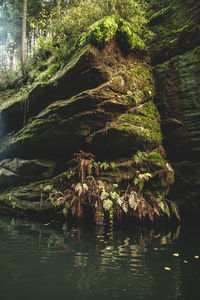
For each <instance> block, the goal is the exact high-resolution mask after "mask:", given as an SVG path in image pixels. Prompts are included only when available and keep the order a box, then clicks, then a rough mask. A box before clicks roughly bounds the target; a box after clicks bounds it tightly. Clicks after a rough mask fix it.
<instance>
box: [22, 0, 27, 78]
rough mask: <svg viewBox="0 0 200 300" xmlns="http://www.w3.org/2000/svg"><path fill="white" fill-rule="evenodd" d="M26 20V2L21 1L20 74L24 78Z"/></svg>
mask: <svg viewBox="0 0 200 300" xmlns="http://www.w3.org/2000/svg"><path fill="white" fill-rule="evenodd" d="M26 18H27V0H23V17H22V74H23V76H25V73H26V72H25V62H26Z"/></svg>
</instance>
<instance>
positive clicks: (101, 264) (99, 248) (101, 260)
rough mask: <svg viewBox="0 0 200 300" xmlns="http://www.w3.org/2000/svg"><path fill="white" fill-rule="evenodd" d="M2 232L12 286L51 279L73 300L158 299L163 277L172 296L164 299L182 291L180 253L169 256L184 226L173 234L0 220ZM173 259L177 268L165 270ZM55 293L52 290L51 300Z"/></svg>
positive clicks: (1, 253)
mask: <svg viewBox="0 0 200 300" xmlns="http://www.w3.org/2000/svg"><path fill="white" fill-rule="evenodd" d="M0 233H1V234H0V242H1V250H0V261H1V263H0V267H1V270H3V272H4V274H1V276H0V277H1V278H0V279H2V280H4V279H6V281H8V282H9V283H10V284H11V283H17V285H20V283H21V282H23V284H24V282H25V283H26V284H27V285H28V286H29V288H31V287H30V286H31V285H32V282H34V283H35V284H37V285H38V284H39V285H40V283H41V282H43V281H44V280H45V282H46V281H47V280H48V282H49V285H52V286H54V284H55V282H57V281H58V282H59V286H60V289H62V291H63V293H64V292H65V293H66V292H67V293H69V294H70V295H71V296H70V297H71V298H74V297H75V299H78V296H77V298H76V295H78V294H79V295H81V296H80V298H81V299H92V297H93V296H95V299H96V298H97V299H98V297H99V299H100V298H101V297H102V296H104V297H105V299H114V298H118V299H119V298H121V299H134V297H135V299H147V296H148V299H155V298H154V296H153V295H155V294H156V295H157V299H159V298H160V297H162V293H163V292H162V291H161V290H160V288H159V289H158V286H159V285H163V284H161V279H162V280H164V281H166V280H167V281H169V282H168V289H169V291H168V295H170V297H168V296H167V297H166V298H165V297H164V298H163V299H176V298H175V297H178V296H179V295H180V293H181V264H180V257H173V255H172V254H171V255H170V256H169V255H167V254H166V253H168V251H169V249H170V248H169V245H173V243H174V241H175V240H176V239H178V237H179V234H180V227H179V228H177V230H176V231H174V232H172V231H169V230H168V231H164V230H163V231H159V232H158V231H156V230H153V229H152V230H148V229H144V228H140V227H137V228H136V229H135V230H129V231H128V230H126V231H124V230H119V229H118V230H117V229H113V228H106V227H96V228H93V229H88V228H84V227H76V226H68V225H67V224H63V226H62V228H60V226H57V225H55V223H52V224H50V223H49V225H48V226H44V224H39V223H34V222H28V221H24V220H15V219H13V220H11V221H10V220H9V219H8V218H2V219H0ZM154 249H157V251H156V250H154ZM172 253H174V252H173V251H172ZM173 259H175V261H174V262H173V268H172V270H173V272H171V273H168V274H166V273H164V272H165V271H164V268H163V266H165V265H166V266H167V265H169V264H170V263H171V261H172V260H173ZM36 274H37V276H35V275H36ZM166 276H167V277H166ZM49 289H50V290H51V287H49ZM157 289H158V291H157ZM2 293H3V292H2ZM10 293H11V291H10ZM53 294H54V293H53V292H52V291H51V294H50V295H49V296H48V298H49V299H51V297H52V298H53ZM0 296H1V295H0ZM54 296H55V295H54ZM90 296H91V298H90ZM151 296H152V298H151ZM9 297H10V298H7V299H11V298H12V294H9ZM145 297H146V298H145ZM71 298H69V299H71ZM0 299H1V298H0ZM30 299H31V298H30Z"/></svg>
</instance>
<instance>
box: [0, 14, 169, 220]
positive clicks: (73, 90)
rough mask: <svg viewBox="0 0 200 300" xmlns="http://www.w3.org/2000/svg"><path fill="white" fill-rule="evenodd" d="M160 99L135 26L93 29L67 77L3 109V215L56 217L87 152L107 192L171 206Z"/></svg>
mask: <svg viewBox="0 0 200 300" xmlns="http://www.w3.org/2000/svg"><path fill="white" fill-rule="evenodd" d="M105 28H106V30H105ZM108 29H109V30H108ZM100 37H101V38H100ZM122 41H123V42H122ZM77 45H78V46H77ZM153 95H154V80H153V78H152V74H151V70H150V60H149V56H148V52H147V48H146V46H145V44H144V42H143V41H142V40H141V39H140V38H139V37H138V36H137V35H136V34H135V33H134V32H133V31H132V29H131V27H130V26H129V24H128V23H127V22H125V21H123V20H121V19H120V20H117V19H115V18H114V17H107V18H104V19H103V20H100V21H98V22H97V23H96V24H94V25H92V26H91V28H90V30H89V32H88V33H87V34H84V35H82V36H81V38H79V40H78V42H76V45H75V47H74V48H73V51H72V54H71V58H70V59H69V60H68V62H67V63H66V66H64V67H63V69H62V70H60V71H58V72H57V73H56V74H54V76H53V77H52V78H50V79H49V80H48V81H44V82H42V83H37V84H35V86H34V87H31V88H30V87H29V90H28V89H27V90H26V92H25V94H23V95H20V94H19V95H18V96H17V95H16V96H15V98H13V96H11V97H10V98H9V97H8V98H7V99H6V101H4V105H3V107H2V109H1V111H0V127H1V128H2V130H1V143H0V159H1V160H2V161H1V162H0V166H1V167H2V168H4V170H6V171H2V172H1V173H0V183H1V182H2V184H1V186H0V189H1V192H0V198H1V205H2V210H4V211H11V212H12V213H13V212H15V211H16V212H17V213H22V214H23V213H25V214H26V213H35V214H37V215H40V214H42V213H44V212H45V211H46V212H47V213H49V212H50V211H53V212H56V211H57V206H56V205H57V204H58V203H57V202H56V203H57V204H55V203H54V202H53V200H52V193H54V194H55V189H56V193H57V194H58V195H59V193H60V194H62V196H63V191H64V190H65V189H66V187H68V189H69V188H70V185H71V181H70V180H72V181H73V180H74V182H75V181H76V180H77V175H76V164H77V163H76V161H74V159H73V158H74V153H76V152H78V151H79V150H81V149H82V150H84V151H85V153H88V152H91V153H92V154H93V155H95V157H96V158H95V160H96V161H97V162H93V164H94V165H95V163H96V164H97V165H99V166H101V167H102V172H101V174H97V172H96V175H95V176H97V177H98V176H100V177H99V179H101V181H102V182H104V184H105V186H106V184H107V185H112V186H114V185H116V184H117V186H118V187H119V191H118V195H120V189H121V191H124V190H126V188H127V187H129V189H130V190H134V189H135V190H137V192H138V193H139V194H140V195H143V196H144V197H145V195H146V197H149V199H150V198H151V199H154V200H153V201H154V202H155V201H157V199H158V202H159V201H161V200H162V199H163V200H164V198H165V196H166V195H167V194H168V192H169V188H170V186H171V184H172V183H173V170H172V168H171V167H170V165H169V164H168V163H167V161H166V160H165V158H164V155H165V151H164V149H163V147H162V134H161V129H160V115H159V113H158V110H157V108H156V107H155V105H154V103H153ZM4 100H5V99H4ZM2 101H3V100H2ZM21 107H22V108H23V109H21ZM105 161H106V162H105ZM94 165H93V167H94ZM106 166H109V167H106ZM111 166H112V168H111ZM106 168H107V170H106ZM82 170H83V169H82ZM6 176H7V179H8V181H6ZM82 177H84V176H83V174H82ZM135 178H136V179H137V180H136V181H135V183H134V179H135ZM82 179H83V178H82ZM144 181H145V182H144ZM147 181H148V183H147ZM8 182H9V183H8ZM82 183H83V182H82ZM138 183H142V185H141V184H140V186H139V185H138ZM143 186H144V190H142V189H143ZM134 195H135V194H134ZM141 197H142V196H141ZM138 199H139V198H138ZM140 199H143V198H140ZM109 201H111V200H109ZM113 201H114V200H113ZM138 201H139V200H138ZM144 201H145V200H144ZM161 202H162V201H161ZM161 202H160V204H161ZM145 203H146V202H145ZM162 203H163V206H162V205H160V208H161V209H162V210H163V211H164V210H165V211H166V213H167V214H169V210H168V206H166V205H167V204H166V205H164V202H162ZM157 207H159V205H157ZM65 209H66V207H65ZM157 209H158V208H157ZM58 210H59V209H58ZM151 211H153V208H152V210H151ZM154 212H156V213H157V214H158V215H159V212H158V210H156V211H153V213H154ZM145 214H146V212H144V215H145Z"/></svg>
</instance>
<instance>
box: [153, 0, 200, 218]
mask: <svg viewBox="0 0 200 300" xmlns="http://www.w3.org/2000/svg"><path fill="white" fill-rule="evenodd" d="M149 3H150V10H149V17H150V20H151V22H150V24H151V29H152V30H153V31H154V33H155V37H154V39H153V40H152V41H151V43H150V55H151V58H152V63H153V65H154V68H153V69H154V79H155V104H156V106H157V108H158V110H159V112H160V115H161V119H162V126H161V127H162V132H163V136H164V137H165V139H164V147H165V149H166V152H167V155H168V156H167V157H168V158H169V159H170V161H171V162H172V165H173V167H174V169H175V185H174V187H173V190H172V193H171V195H170V198H174V199H175V200H176V201H178V203H179V205H180V207H181V208H182V209H184V211H185V212H186V213H187V211H188V212H189V211H190V212H191V210H190V208H192V209H193V212H194V211H197V209H198V210H199V211H200V202H199V196H200V194H199V154H200V122H199V120H200V89H199V86H200V50H199V49H200V22H199V14H200V2H199V1H196V0H179V1H176V0H172V1H171V0H166V1H157V0H152V1H149Z"/></svg>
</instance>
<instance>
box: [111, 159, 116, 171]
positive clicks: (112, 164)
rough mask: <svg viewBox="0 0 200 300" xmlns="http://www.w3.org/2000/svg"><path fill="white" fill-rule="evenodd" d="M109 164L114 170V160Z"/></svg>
mask: <svg viewBox="0 0 200 300" xmlns="http://www.w3.org/2000/svg"><path fill="white" fill-rule="evenodd" d="M110 165H111V168H112V169H113V170H114V168H115V163H114V161H112V162H111V163H110Z"/></svg>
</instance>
